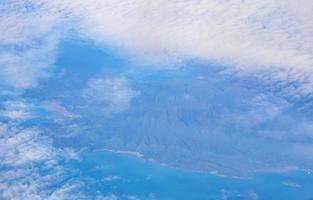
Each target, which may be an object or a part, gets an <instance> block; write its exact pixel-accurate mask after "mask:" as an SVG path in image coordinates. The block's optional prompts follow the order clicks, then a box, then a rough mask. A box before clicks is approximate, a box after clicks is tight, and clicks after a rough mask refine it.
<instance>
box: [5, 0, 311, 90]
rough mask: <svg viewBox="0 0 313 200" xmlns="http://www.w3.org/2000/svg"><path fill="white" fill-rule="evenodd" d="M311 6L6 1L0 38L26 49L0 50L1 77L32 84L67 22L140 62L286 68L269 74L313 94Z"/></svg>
mask: <svg viewBox="0 0 313 200" xmlns="http://www.w3.org/2000/svg"><path fill="white" fill-rule="evenodd" d="M312 9H313V3H312V1H310V0H299V1H297V2H295V1H293V0H286V1H278V0H255V1H241V0H233V1H230V0H222V1H220V0H210V1H203V0H202V1H201V0H200V1H189V0H188V1H183V0H177V1H166V0H155V1H146V0H134V1H99V0H91V1H88V2H87V1H82V0H76V1H73V0H62V1H61V0H56V1H40V2H37V1H27V2H26V3H25V2H14V3H12V2H10V3H8V2H4V3H2V4H1V5H0V10H1V13H2V15H1V18H0V27H1V33H2V34H1V36H0V43H1V44H2V45H4V46H6V45H11V47H12V46H13V47H14V45H15V46H16V45H17V46H18V47H20V48H22V49H24V50H23V51H22V53H20V52H16V51H15V50H13V51H11V52H2V53H1V55H0V63H1V65H2V67H1V70H0V76H1V77H2V79H3V80H5V81H6V82H8V83H10V84H12V85H14V86H16V87H22V88H27V87H31V86H33V85H36V82H37V80H38V78H40V77H43V76H45V73H44V71H45V69H46V67H47V66H49V65H51V63H52V62H53V52H54V49H55V47H56V45H57V43H58V41H59V40H60V39H61V38H62V37H61V36H60V35H65V34H64V33H65V31H66V29H70V28H72V29H75V30H77V31H78V32H79V33H80V34H81V35H83V36H86V37H88V38H91V39H94V40H95V41H97V42H102V43H104V44H112V45H115V46H117V47H121V48H122V49H125V50H126V51H127V52H129V53H131V54H133V56H134V57H136V58H138V59H139V60H140V62H143V61H149V62H152V63H160V62H161V63H162V62H163V63H164V62H166V63H167V62H170V63H173V62H174V63H177V62H179V61H180V60H184V59H186V58H187V59H188V58H200V59H206V60H210V61H216V62H217V63H220V64H226V65H232V66H235V68H236V69H237V70H238V69H239V71H241V72H244V73H248V74H250V75H251V73H252V74H254V73H256V71H255V70H268V69H274V68H277V69H283V70H284V71H283V72H281V73H278V72H275V73H274V74H270V75H269V76H270V78H268V77H267V78H266V79H274V80H276V79H278V80H280V81H287V83H288V81H290V80H291V79H292V80H296V81H300V82H301V85H303V87H301V88H299V89H298V90H297V91H296V93H301V92H302V93H303V92H306V93H308V92H309V93H310V92H311V91H312V88H313V87H312V80H313V77H312V75H310V74H312V73H311V72H312V65H313V54H312V53H313V51H312V46H313V39H312V34H313V22H312V20H310V19H311V11H312ZM60 24H62V25H64V26H62V28H60ZM65 25H67V26H65ZM38 40H39V41H41V42H37V41H38ZM11 49H12V48H11ZM13 49H14V48H13ZM277 74H280V75H279V76H278V75H277ZM281 75H282V76H281ZM265 81H266V80H265ZM267 81H269V80H267ZM272 81H273V80H272ZM307 81H308V83H306V82H307Z"/></svg>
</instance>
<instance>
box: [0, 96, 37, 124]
mask: <svg viewBox="0 0 313 200" xmlns="http://www.w3.org/2000/svg"><path fill="white" fill-rule="evenodd" d="M3 105H4V108H3V109H2V110H0V116H3V117H6V118H8V119H11V120H19V121H21V120H22V121H23V120H27V119H30V118H32V112H31V109H32V107H33V106H32V105H31V104H28V103H26V102H24V101H22V100H20V101H18V100H8V101H5V102H3Z"/></svg>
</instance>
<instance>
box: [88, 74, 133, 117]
mask: <svg viewBox="0 0 313 200" xmlns="http://www.w3.org/2000/svg"><path fill="white" fill-rule="evenodd" d="M82 95H83V97H84V98H85V99H86V100H87V101H88V102H90V103H91V104H96V105H99V104H100V106H102V108H103V110H104V111H105V112H106V113H118V112H122V111H124V110H126V109H127V108H128V107H129V104H130V102H131V100H132V99H133V98H134V97H136V96H138V95H139V92H138V91H135V90H133V89H131V88H130V86H129V84H128V82H127V81H126V80H125V79H122V78H95V79H91V80H89V81H88V83H87V87H86V88H85V89H84V90H83V92H82ZM98 108H99V107H98Z"/></svg>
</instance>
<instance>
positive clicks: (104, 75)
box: [0, 0, 313, 200]
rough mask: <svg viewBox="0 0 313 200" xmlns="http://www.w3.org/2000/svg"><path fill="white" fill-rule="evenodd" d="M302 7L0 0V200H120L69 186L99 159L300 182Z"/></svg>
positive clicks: (305, 152)
mask: <svg viewBox="0 0 313 200" xmlns="http://www.w3.org/2000/svg"><path fill="white" fill-rule="evenodd" d="M312 10H313V2H312V1H310V0H298V1H296V2H295V1H292V0H285V1H278V0H262V1H261V0H252V1H245V0H232V1H231V0H173V1H165V0H154V1H149V0H132V1H130V0H129V1H128V0H126V1H125V0H123V1H120V0H116V1H112V0H103V1H100V0H90V1H83V0H75V1H74V0H55V1H45V0H21V1H14V0H2V1H0V172H1V176H0V197H1V198H3V199H51V200H59V199H79V198H81V199H97V200H101V199H102V200H103V199H104V200H116V199H120V198H121V197H118V196H115V195H114V194H107V195H103V194H96V195H94V196H92V197H90V196H88V195H91V194H86V193H84V192H82V190H80V188H84V187H86V186H85V185H84V180H79V179H80V178H77V177H76V179H75V176H77V174H75V173H76V172H75V169H74V170H73V163H75V162H80V160H82V158H81V157H82V155H85V154H86V153H87V154H88V153H90V152H94V151H101V150H108V149H110V150H113V151H117V152H136V154H135V155H142V157H143V159H144V160H147V161H149V162H150V161H151V162H155V163H158V164H162V165H165V166H169V167H174V168H178V169H184V170H190V171H199V172H205V173H211V174H215V175H218V176H226V177H231V178H250V177H253V176H255V175H256V174H258V173H289V172H294V171H302V172H305V173H311V171H312V170H313V164H312V160H313V154H312V153H313V142H312V139H313V120H312V117H313V113H312V105H313V104H312V93H313V76H312V74H313V21H312V20H311V18H312ZM92 155H93V154H92ZM82 163H84V162H83V161H82ZM82 165H84V164H82ZM74 166H75V165H74ZM74 168H75V167H74ZM44 174H47V175H44ZM68 177H72V178H68ZM17 180H18V181H17ZM289 185H290V184H289ZM293 185H295V184H293ZM73 195H75V196H73ZM252 196H253V195H252ZM127 198H128V199H131V198H129V197H127ZM127 198H126V197H125V199H127ZM155 198H156V197H154V195H153V194H150V196H149V195H147V196H146V197H144V199H155ZM221 198H222V197H221ZM249 198H250V199H253V198H254V197H249ZM249 198H248V199H249ZM121 199H123V198H121ZM226 199H227V198H226ZM256 199H257V198H256Z"/></svg>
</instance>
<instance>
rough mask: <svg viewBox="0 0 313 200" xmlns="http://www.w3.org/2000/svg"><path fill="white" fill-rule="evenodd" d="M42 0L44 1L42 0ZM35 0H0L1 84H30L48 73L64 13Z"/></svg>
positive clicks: (24, 85)
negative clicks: (26, 0)
mask: <svg viewBox="0 0 313 200" xmlns="http://www.w3.org/2000/svg"><path fill="white" fill-rule="evenodd" d="M42 3H43V2H42ZM42 3H40V2H36V1H33V2H31V1H28V2H25V1H23V2H22V1H16V2H12V1H3V2H1V4H0V12H1V16H0V31H1V36H0V66H1V67H0V78H1V80H2V82H1V84H4V85H9V86H13V87H14V88H22V89H24V88H29V87H34V86H36V85H37V82H38V80H39V79H41V78H45V77H47V76H48V73H47V72H46V69H47V68H48V67H50V66H51V65H52V64H53V61H54V57H55V56H54V52H55V48H56V47H57V44H58V42H59V41H60V39H61V38H60V34H61V32H60V31H61V30H60V26H59V25H60V23H61V22H62V21H63V20H61V18H60V17H61V16H62V15H61V14H62V13H58V12H56V10H52V9H49V10H47V9H46V8H44V6H42V5H43V4H42Z"/></svg>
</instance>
